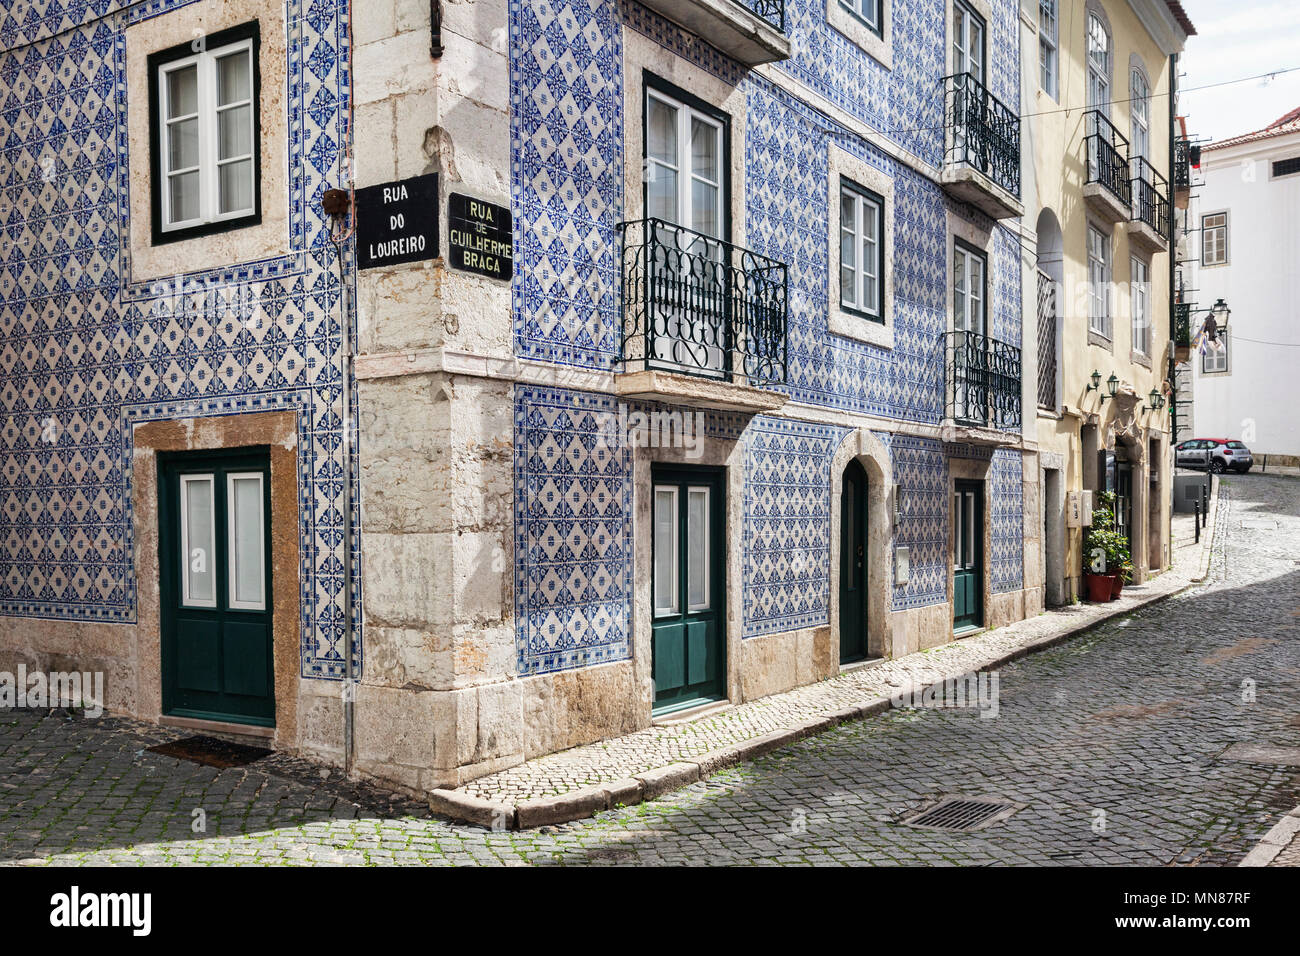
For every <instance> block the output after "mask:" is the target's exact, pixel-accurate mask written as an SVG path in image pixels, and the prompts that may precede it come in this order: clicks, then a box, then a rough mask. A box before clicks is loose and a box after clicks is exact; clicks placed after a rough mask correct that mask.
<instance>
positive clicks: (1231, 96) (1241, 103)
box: [1178, 0, 1300, 140]
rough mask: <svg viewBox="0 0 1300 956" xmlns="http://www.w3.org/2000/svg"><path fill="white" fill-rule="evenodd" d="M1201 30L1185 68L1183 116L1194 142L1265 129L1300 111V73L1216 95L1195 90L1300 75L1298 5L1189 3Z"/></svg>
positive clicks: (1262, 0)
mask: <svg viewBox="0 0 1300 956" xmlns="http://www.w3.org/2000/svg"><path fill="white" fill-rule="evenodd" d="M1182 2H1183V9H1184V10H1186V11H1187V15H1188V16H1189V17H1190V18H1191V20H1192V23H1193V24H1194V25H1195V26H1196V33H1197V35H1196V36H1194V37H1191V38H1190V39H1189V40H1188V41H1187V49H1186V50H1185V51H1184V54H1183V56H1182V58H1181V60H1180V68H1181V69H1180V72H1181V73H1182V74H1183V75H1182V76H1181V77H1180V79H1179V85H1180V86H1181V87H1182V90H1183V92H1182V93H1181V94H1180V97H1179V103H1178V112H1179V113H1182V114H1183V115H1185V116H1186V117H1187V132H1188V134H1189V135H1190V136H1191V137H1192V138H1193V139H1211V140H1221V139H1227V138H1228V137H1230V136H1237V135H1239V134H1241V133H1250V132H1254V131H1255V130H1257V129H1262V128H1264V127H1265V126H1267V125H1268V124H1269V123H1271V122H1273V121H1274V120H1275V119H1277V118H1278V117H1280V116H1282V115H1284V114H1285V113H1288V112H1289V111H1291V110H1293V109H1295V108H1296V107H1298V106H1300V70H1296V71H1295V72H1293V73H1288V74H1286V75H1284V76H1277V77H1274V78H1273V79H1272V80H1267V81H1266V80H1250V81H1249V82H1245V83H1234V84H1232V85H1230V86H1221V87H1218V88H1216V89H1208V90H1199V91H1198V90H1195V89H1193V87H1198V86H1206V85H1208V84H1211V83H1222V82H1223V81H1225V80H1235V79H1238V78H1240V77H1247V76H1257V75H1259V74H1261V73H1267V72H1269V71H1270V70H1281V69H1285V68H1287V67H1300V2H1297V0H1182Z"/></svg>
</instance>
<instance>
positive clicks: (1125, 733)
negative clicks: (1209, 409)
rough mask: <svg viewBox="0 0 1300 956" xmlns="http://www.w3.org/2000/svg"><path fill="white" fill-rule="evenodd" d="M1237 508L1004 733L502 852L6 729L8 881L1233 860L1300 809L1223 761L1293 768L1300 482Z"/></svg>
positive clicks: (982, 732) (541, 833)
mask: <svg viewBox="0 0 1300 956" xmlns="http://www.w3.org/2000/svg"><path fill="white" fill-rule="evenodd" d="M1223 493H1224V496H1225V498H1226V499H1229V500H1230V505H1228V506H1227V507H1224V506H1223V503H1222V501H1221V505H1220V507H1221V511H1220V521H1219V524H1218V528H1219V531H1218V535H1217V537H1216V540H1215V558H1214V563H1213V566H1212V573H1211V578H1210V580H1209V581H1208V582H1207V583H1206V585H1205V586H1203V587H1199V588H1197V589H1195V590H1192V591H1188V592H1185V593H1184V594H1182V595H1179V596H1177V597H1174V598H1171V599H1169V600H1167V601H1165V602H1162V603H1159V604H1155V605H1152V606H1150V607H1148V608H1144V609H1140V610H1137V611H1134V612H1133V613H1132V614H1130V615H1128V616H1127V617H1125V618H1122V619H1117V620H1115V621H1112V622H1111V623H1108V624H1105V625H1102V626H1100V627H1099V628H1097V629H1096V630H1094V631H1092V632H1089V633H1088V634H1086V635H1083V636H1082V637H1080V638H1077V639H1075V640H1072V641H1069V642H1067V643H1065V644H1062V645H1060V646H1058V647H1056V648H1054V649H1052V650H1048V651H1045V652H1042V653H1039V654H1034V655H1031V656H1029V657H1025V658H1022V659H1021V660H1019V661H1016V662H1015V663H1013V664H1009V665H1006V666H1004V667H1003V668H1002V669H1001V673H1000V687H999V690H1000V695H999V711H998V716H997V717H996V718H992V719H984V718H981V717H979V716H978V715H977V713H976V712H974V711H958V710H940V709H921V710H895V711H890V712H888V713H886V714H884V715H882V716H879V717H875V718H872V719H868V720H865V721H860V722H856V723H850V724H843V725H841V726H839V727H837V728H836V729H834V730H832V731H830V732H827V733H825V734H821V735H818V736H816V737H810V738H807V739H805V740H803V741H800V742H799V743H797V744H794V745H792V746H789V747H786V748H784V749H782V750H779V751H777V752H775V753H773V754H771V755H769V756H767V757H764V758H762V759H760V760H757V761H754V762H753V763H749V764H744V765H741V766H738V767H734V768H731V769H730V770H726V771H723V772H721V773H719V774H717V775H715V776H713V777H711V778H709V779H708V780H705V781H701V782H700V783H697V784H694V785H692V786H690V787H688V788H686V789H684V790H681V791H677V792H676V793H673V794H670V795H668V796H666V797H665V798H663V799H660V800H658V801H654V802H651V803H646V804H641V805H639V806H636V807H632V808H628V809H625V810H612V811H609V812H606V813H603V814H601V815H599V816H598V817H596V818H595V819H593V820H588V821H583V822H579V823H573V824H567V825H565V826H562V827H557V828H544V829H541V830H535V831H526V832H518V833H490V832H488V831H485V830H481V829H477V828H473V827H462V826H454V825H451V824H448V823H446V822H443V821H440V820H435V819H430V818H429V817H428V815H427V813H426V812H425V811H424V810H423V809H422V808H421V807H419V806H418V805H413V804H409V803H407V802H405V801H403V800H400V799H397V798H392V797H390V796H388V795H385V794H383V793H381V792H379V791H373V790H370V789H368V788H364V787H356V786H352V785H349V784H347V783H346V782H345V781H342V780H340V779H339V778H338V776H337V774H328V773H326V774H324V775H323V776H322V773H323V772H322V771H319V770H317V769H315V768H312V767H311V766H309V765H307V764H305V763H302V762H300V761H294V760H291V759H288V758H283V757H280V756H275V757H271V758H267V760H265V761H259V762H257V763H255V764H252V765H250V766H248V767H244V768H240V769H235V770H220V771H219V770H215V769H211V768H205V767H200V766H197V765H193V764H189V763H185V762H182V761H177V760H173V759H171V758H167V757H162V756H159V755H156V754H151V753H146V752H145V751H144V748H145V747H147V746H150V745H152V744H153V743H155V742H157V741H159V740H163V739H170V738H172V737H174V736H176V735H175V734H173V733H171V732H168V731H161V730H159V729H157V728H149V727H144V726H142V725H139V724H136V723H134V722H127V721H119V720H112V719H101V720H99V721H85V720H81V719H68V718H67V717H66V716H65V715H63V714H62V713H61V712H55V713H53V714H44V713H41V714H36V713H32V712H13V711H8V712H3V713H0V862H4V863H16V862H29V863H32V864H36V863H46V862H51V861H52V862H55V863H78V862H86V863H128V864H136V865H139V864H150V863H165V864H186V865H193V864H200V865H202V864H211V863H326V864H328V863H335V864H337V863H362V862H366V863H397V864H404V863H412V864H414V863H442V864H447V863H461V864H472V863H485V864H526V863H541V864H549V863H561V864H590V863H600V864H638V863H639V864H660V863H762V864H809V863H877V864H890V863H913V864H915V863H920V864H998V863H1012V864H1016V863H1030V864H1049V863H1071V864H1129V863H1132V864H1157V865H1159V864H1171V863H1173V864H1192V863H1199V864H1207V863H1209V864H1235V863H1236V862H1238V861H1239V860H1240V859H1241V858H1242V857H1243V856H1244V855H1245V854H1246V852H1247V851H1248V850H1250V849H1251V848H1252V847H1253V846H1254V845H1255V844H1256V843H1257V842H1258V841H1259V839H1260V838H1261V837H1262V836H1263V835H1264V834H1265V833H1266V832H1267V831H1268V830H1269V828H1270V827H1271V826H1272V825H1273V824H1274V823H1276V822H1277V820H1278V819H1279V818H1280V817H1281V816H1282V814H1284V813H1286V812H1287V811H1288V810H1290V809H1291V808H1292V807H1294V806H1295V805H1296V804H1298V803H1300V767H1288V766H1279V765H1268V764H1255V763H1249V762H1242V761H1235V760H1227V759H1221V754H1223V751H1224V750H1225V748H1227V747H1228V746H1229V745H1231V744H1233V743H1253V744H1262V745H1273V746H1279V747H1296V746H1300V716H1297V715H1300V643H1298V641H1300V634H1298V633H1297V624H1298V623H1300V560H1298V559H1300V552H1298V551H1297V549H1296V547H1295V542H1296V541H1297V540H1300V480H1297V479H1293V478H1284V477H1273V476H1256V475H1247V476H1243V477H1234V478H1229V479H1226V480H1225V481H1224V483H1223ZM1252 691H1253V698H1254V699H1253V700H1251V696H1252ZM941 795H962V796H972V797H996V798H1000V799H1004V800H1007V801H1010V802H1013V803H1016V804H1021V805H1022V807H1021V808H1020V809H1019V810H1018V811H1017V812H1016V813H1015V814H1014V815H1012V816H1011V817H1010V818H1009V819H1007V820H1005V821H1004V822H1002V823H999V824H995V825H993V826H991V827H988V828H987V829H983V830H979V831H976V832H972V833H947V832H942V831H937V830H925V829H918V828H912V827H907V826H903V825H901V824H900V820H901V819H902V818H904V817H905V816H907V815H908V814H909V813H911V812H912V811H915V810H917V809H919V808H921V807H923V806H925V805H926V804H927V803H928V802H930V801H932V800H934V799H935V798H937V797H939V796H941ZM196 810H203V811H204V815H205V820H204V823H205V825H206V831H205V832H203V833H202V834H196V833H194V832H193V827H194V826H195V820H196V814H195V811H196Z"/></svg>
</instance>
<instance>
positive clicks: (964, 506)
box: [952, 481, 984, 631]
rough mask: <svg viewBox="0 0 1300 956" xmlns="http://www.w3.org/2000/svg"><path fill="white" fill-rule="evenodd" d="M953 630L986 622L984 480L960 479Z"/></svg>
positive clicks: (954, 516)
mask: <svg viewBox="0 0 1300 956" xmlns="http://www.w3.org/2000/svg"><path fill="white" fill-rule="evenodd" d="M952 520H953V532H952V545H953V548H952V550H953V559H952V565H953V575H952V604H953V630H954V631H962V630H969V629H970V628H976V627H982V626H983V624H984V484H983V483H982V482H979V481H958V482H956V483H955V485H954V491H953V507H952Z"/></svg>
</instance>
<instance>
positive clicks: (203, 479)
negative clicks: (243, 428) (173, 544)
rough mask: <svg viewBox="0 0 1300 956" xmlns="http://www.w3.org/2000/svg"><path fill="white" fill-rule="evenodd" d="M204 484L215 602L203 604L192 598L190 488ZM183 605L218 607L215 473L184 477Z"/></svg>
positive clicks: (182, 479) (209, 565) (213, 599)
mask: <svg viewBox="0 0 1300 956" xmlns="http://www.w3.org/2000/svg"><path fill="white" fill-rule="evenodd" d="M191 483H195V484H197V483H204V484H206V485H207V486H208V489H209V494H208V527H209V528H210V529H211V532H212V546H211V548H210V549H209V550H210V552H211V553H209V554H208V556H207V559H208V573H210V574H211V575H212V600H210V601H201V600H199V599H198V598H195V597H192V596H191V595H190V560H191V555H190V499H189V494H190V493H189V485H190V484H191ZM180 497H181V500H180V502H179V504H180V513H181V605H182V606H183V607H202V608H215V607H216V606H217V579H218V575H217V478H216V475H215V474H213V473H212V472H204V473H202V474H193V475H181V482H180Z"/></svg>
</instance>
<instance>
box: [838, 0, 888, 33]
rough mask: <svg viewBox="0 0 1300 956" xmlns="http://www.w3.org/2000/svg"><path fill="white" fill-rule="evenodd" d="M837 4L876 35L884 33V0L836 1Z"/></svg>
mask: <svg viewBox="0 0 1300 956" xmlns="http://www.w3.org/2000/svg"><path fill="white" fill-rule="evenodd" d="M838 3H839V5H840V6H842V7H843V8H844V9H845V10H847V11H849V13H851V14H853V16H854V17H856V18H857V19H858V20H861V21H862V22H863V23H865V24H866V25H867V26H868V27H870V28H871V29H872V30H874V31H875V32H876V33H883V32H884V23H883V20H884V9H883V8H884V5H885V0H838Z"/></svg>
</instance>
